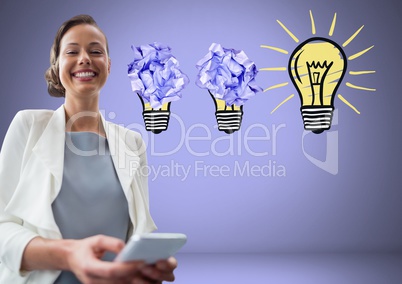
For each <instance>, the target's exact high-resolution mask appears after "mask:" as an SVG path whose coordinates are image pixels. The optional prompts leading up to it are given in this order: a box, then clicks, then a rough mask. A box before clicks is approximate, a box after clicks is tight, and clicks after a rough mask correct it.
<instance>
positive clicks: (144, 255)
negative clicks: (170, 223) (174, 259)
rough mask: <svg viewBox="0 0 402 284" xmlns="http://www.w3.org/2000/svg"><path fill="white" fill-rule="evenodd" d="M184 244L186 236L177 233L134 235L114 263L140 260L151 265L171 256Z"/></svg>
mask: <svg viewBox="0 0 402 284" xmlns="http://www.w3.org/2000/svg"><path fill="white" fill-rule="evenodd" d="M186 242H187V236H186V235H184V234H179V233H148V234H135V235H133V236H132V237H131V238H130V239H129V240H128V242H127V244H126V246H125V247H124V248H123V249H122V250H121V252H120V253H119V254H118V255H117V256H116V259H115V261H120V262H124V261H132V260H142V261H145V262H146V263H149V264H152V263H155V262H157V261H158V260H161V259H167V258H169V257H170V256H173V255H174V254H175V253H176V252H177V251H178V250H179V249H180V248H181V247H182V246H184V244H185V243H186Z"/></svg>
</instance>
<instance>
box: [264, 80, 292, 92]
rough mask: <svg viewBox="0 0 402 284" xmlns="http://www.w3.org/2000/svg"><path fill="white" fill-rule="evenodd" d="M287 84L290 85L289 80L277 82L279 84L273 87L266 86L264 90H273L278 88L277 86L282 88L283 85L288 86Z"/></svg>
mask: <svg viewBox="0 0 402 284" xmlns="http://www.w3.org/2000/svg"><path fill="white" fill-rule="evenodd" d="M287 85H289V82H285V83H281V84H277V85H274V86H271V87H268V88H266V89H265V90H264V92H266V91H269V90H273V89H277V88H281V87H285V86H287Z"/></svg>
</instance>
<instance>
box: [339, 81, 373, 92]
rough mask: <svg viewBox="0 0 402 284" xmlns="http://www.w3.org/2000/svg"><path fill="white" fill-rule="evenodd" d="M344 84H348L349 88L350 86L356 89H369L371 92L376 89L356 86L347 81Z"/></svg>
mask: <svg viewBox="0 0 402 284" xmlns="http://www.w3.org/2000/svg"><path fill="white" fill-rule="evenodd" d="M346 86H348V87H349V88H352V89H357V90H363V91H371V92H375V91H376V89H374V88H366V87H362V86H356V85H353V84H351V83H349V82H347V83H346Z"/></svg>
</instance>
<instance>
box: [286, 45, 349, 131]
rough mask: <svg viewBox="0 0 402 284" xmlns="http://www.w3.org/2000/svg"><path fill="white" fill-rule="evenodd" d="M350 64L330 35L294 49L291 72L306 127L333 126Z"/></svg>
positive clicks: (314, 129) (319, 128) (289, 66)
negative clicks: (337, 99)
mask: <svg viewBox="0 0 402 284" xmlns="http://www.w3.org/2000/svg"><path fill="white" fill-rule="evenodd" d="M346 67H347V60H346V55H345V53H344V52H343V50H342V48H341V47H340V46H339V45H338V44H337V43H335V42H333V41H331V40H329V39H326V38H320V37H314V38H310V39H308V40H306V41H304V42H303V43H301V44H300V45H299V46H298V47H296V49H295V50H294V51H293V53H292V55H291V56H290V59H289V65H288V72H289V76H290V78H291V80H292V82H293V84H294V86H295V87H296V89H297V91H298V93H299V96H300V99H301V108H300V111H301V113H302V117H303V123H304V128H305V129H306V130H311V131H312V132H314V133H321V132H323V131H324V130H328V129H330V127H331V121H332V114H333V111H334V105H333V102H334V97H335V95H336V91H337V89H338V87H339V84H340V83H341V81H342V79H343V76H344V75H345V72H346Z"/></svg>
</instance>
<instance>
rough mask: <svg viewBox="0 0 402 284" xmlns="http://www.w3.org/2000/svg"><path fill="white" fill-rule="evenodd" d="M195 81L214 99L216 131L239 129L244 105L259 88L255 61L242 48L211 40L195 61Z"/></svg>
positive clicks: (230, 132) (231, 131)
mask: <svg viewBox="0 0 402 284" xmlns="http://www.w3.org/2000/svg"><path fill="white" fill-rule="evenodd" d="M196 68H197V69H198V75H197V80H196V82H195V83H196V85H197V86H198V87H200V88H202V89H207V90H208V93H209V94H210V95H211V97H212V99H213V100H214V103H215V116H216V120H217V123H218V129H219V131H224V132H225V133H227V134H232V133H234V132H236V131H238V130H239V129H240V126H241V122H242V118H243V105H244V103H245V102H247V101H248V100H249V99H250V98H251V97H253V96H254V95H255V93H257V92H259V91H262V88H261V87H259V86H258V85H257V84H256V82H255V77H256V75H257V73H258V70H257V67H256V66H255V63H254V62H253V61H251V60H250V59H249V58H248V57H247V55H246V53H245V52H244V51H243V50H236V49H233V48H224V47H222V46H221V45H220V44H218V43H212V44H211V45H210V47H209V50H208V53H207V54H206V55H205V56H204V57H203V58H201V59H200V60H199V61H198V62H197V64H196Z"/></svg>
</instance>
